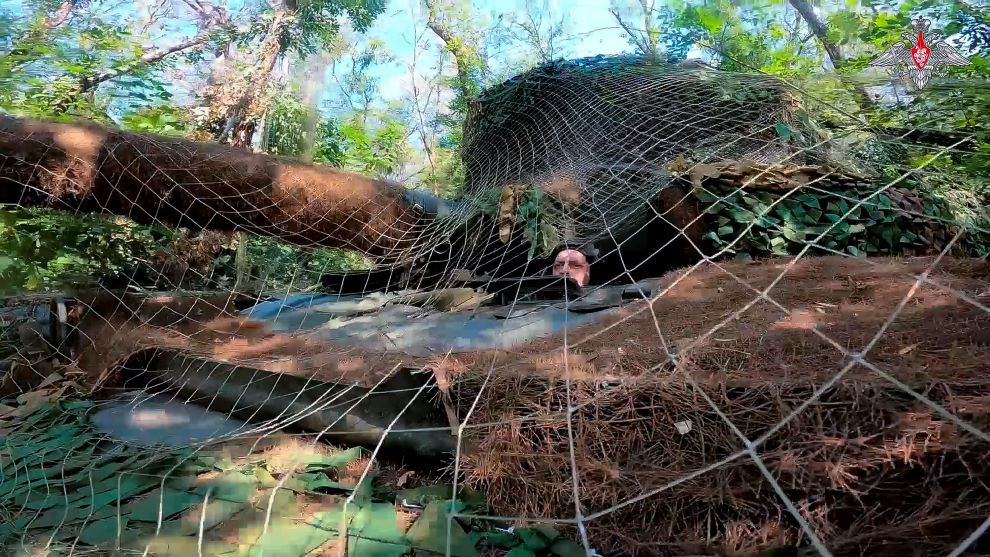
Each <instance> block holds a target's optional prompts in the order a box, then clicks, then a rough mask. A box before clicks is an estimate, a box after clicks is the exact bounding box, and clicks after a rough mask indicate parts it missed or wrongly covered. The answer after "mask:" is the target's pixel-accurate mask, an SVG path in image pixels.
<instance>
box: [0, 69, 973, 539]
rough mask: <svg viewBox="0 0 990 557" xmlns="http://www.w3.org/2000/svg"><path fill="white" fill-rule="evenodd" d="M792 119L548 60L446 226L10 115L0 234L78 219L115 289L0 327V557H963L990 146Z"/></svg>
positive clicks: (638, 73) (715, 93)
mask: <svg viewBox="0 0 990 557" xmlns="http://www.w3.org/2000/svg"><path fill="white" fill-rule="evenodd" d="M966 85H967V87H981V86H982V87H984V88H985V84H982V85H981V84H973V83H969V84H966ZM956 86H959V85H958V84H953V83H951V82H948V81H947V82H945V84H944V85H942V87H943V88H944V89H942V92H943V93H947V92H951V90H952V87H956ZM932 87H933V90H937V89H936V87H937V84H933V85H932ZM811 90H813V88H810V87H796V86H794V84H787V83H785V82H783V81H781V80H777V79H772V78H768V77H764V76H745V75H738V74H724V73H720V72H716V71H713V70H709V69H706V68H703V67H699V66H694V65H680V66H657V65H652V64H645V63H643V62H642V60H639V59H635V58H604V59H592V60H579V61H575V62H569V63H558V64H553V65H551V66H547V67H542V68H540V69H538V70H535V71H534V72H531V73H529V74H525V75H523V76H520V77H518V78H516V79H514V80H511V81H509V82H507V83H506V84H503V85H502V86H500V87H497V88H495V89H493V90H490V91H488V92H487V93H486V94H485V95H484V96H483V97H482V98H480V99H479V100H478V101H477V102H476V104H474V105H473V106H472V108H471V111H470V115H469V118H468V125H467V134H466V136H467V140H466V145H465V148H464V164H465V168H466V176H467V182H466V191H467V195H466V196H465V197H464V198H463V199H461V200H458V201H441V200H438V199H434V198H432V197H430V196H427V195H425V194H422V193H421V192H403V191H401V190H400V189H399V188H397V187H396V186H394V185H392V184H389V183H385V182H381V181H375V180H371V179H367V178H363V177H360V176H356V175H351V174H347V173H342V172H338V171H336V170H332V169H329V168H325V167H313V166H308V165H303V164H301V163H296V162H292V161H288V160H281V159H274V158H269V157H266V156H263V155H257V154H252V153H250V152H248V151H245V150H240V149H237V148H227V147H220V146H215V145H206V144H197V143H192V142H189V141H185V140H177V139H165V138H151V137H146V136H141V135H136V134H125V133H122V132H118V131H107V130H105V129H103V128H98V127H91V126H79V125H74V124H52V123H36V122H29V121H23V120H17V119H13V118H5V119H4V120H3V121H2V126H0V184H2V185H0V202H3V203H4V204H5V205H6V207H7V212H6V213H5V215H6V216H5V217H4V218H5V219H6V220H5V221H4V226H5V227H6V229H5V230H13V231H14V232H9V233H11V234H15V235H16V230H17V227H18V226H22V225H25V224H24V223H25V222H26V220H25V219H24V215H26V214H28V213H26V212H28V211H33V212H32V213H30V214H31V215H34V216H37V215H49V218H50V219H52V221H53V222H54V221H58V222H60V223H62V224H60V226H63V228H62V229H61V230H74V229H73V228H71V227H68V225H67V224H65V223H66V222H70V221H71V222H77V221H78V219H90V220H88V221H85V222H86V226H87V227H89V228H87V230H93V227H94V226H97V225H99V226H102V227H103V228H97V229H96V230H98V231H100V232H99V233H98V234H97V235H98V236H100V237H101V238H102V240H103V241H105V242H119V243H121V245H123V246H124V248H126V249H131V250H133V257H132V263H133V264H132V265H131V266H130V267H128V268H127V270H126V271H124V272H122V273H119V274H118V276H117V277H116V278H110V279H106V280H104V281H103V282H101V283H98V284H82V283H80V284H76V285H72V284H65V283H64V281H63V285H62V288H63V290H62V291H60V292H53V293H48V294H37V295H31V296H14V297H11V298H9V299H8V300H7V303H6V307H5V309H4V310H3V313H2V315H0V317H2V320H3V323H4V326H5V329H4V330H5V333H4V334H5V335H7V336H6V337H5V341H7V342H5V344H4V347H5V348H4V349H5V350H6V352H5V353H4V354H3V356H4V358H5V359H4V362H5V363H4V365H5V376H4V383H3V395H4V397H7V400H5V402H4V406H2V407H0V428H2V429H0V465H2V468H0V478H2V479H0V501H2V502H3V503H2V505H0V513H2V516H3V521H2V523H0V542H2V543H3V544H4V545H5V547H7V548H10V549H11V551H27V552H31V551H35V552H37V551H48V552H50V553H53V554H62V553H94V554H104V553H106V554H110V553H113V552H123V553H128V554H129V553H135V554H162V555H165V554H169V555H227V554H230V555H234V554H238V555H240V554H246V555H268V556H274V555H308V554H331V553H332V554H340V555H343V554H345V553H346V554H348V555H396V556H398V555H405V554H412V553H415V554H445V555H458V556H462V555H463V556H467V555H478V554H504V553H506V552H507V551H508V553H509V554H511V555H513V556H514V557H519V556H524V555H531V554H554V555H560V556H569V555H580V554H585V553H586V552H591V551H596V552H599V553H601V554H604V553H606V552H611V551H626V552H633V551H641V552H645V553H648V554H659V553H661V552H669V553H671V554H689V553H691V552H722V553H731V554H753V553H756V552H760V551H767V550H773V549H781V548H790V549H791V550H793V551H798V550H800V551H817V552H818V553H820V554H822V555H829V554H847V553H861V552H865V553H870V554H878V553H887V552H892V553H896V554H903V553H904V552H905V551H914V550H918V551H930V552H933V553H948V554H950V555H962V554H964V553H966V552H977V553H978V552H980V551H983V550H984V549H985V547H984V546H985V544H986V541H985V539H984V538H983V533H984V532H985V530H986V529H987V527H988V526H990V518H987V517H988V516H990V488H988V487H987V486H986V483H987V481H988V480H990V477H988V474H987V472H986V471H985V470H986V467H987V466H986V465H987V462H986V461H987V455H988V454H990V452H988V450H987V444H986V443H987V441H988V440H990V437H988V434H987V433H986V432H985V429H986V427H985V426H986V424H987V412H988V409H990V406H988V405H987V401H988V400H990V398H988V397H990V383H988V380H987V372H988V371H990V360H988V354H990V352H988V350H987V345H988V343H990V336H988V335H990V332H988V331H990V308H988V304H990V301H988V296H990V269H988V266H987V262H986V246H987V245H990V244H988V242H990V241H988V237H990V236H988V234H990V230H988V229H987V228H986V223H985V221H980V220H979V218H978V213H979V211H978V209H979V207H974V206H973V205H972V204H970V205H967V204H966V203H964V201H965V200H963V202H961V201H960V200H958V199H955V198H952V197H951V196H947V195H945V194H944V193H940V192H943V190H944V186H945V184H947V183H951V182H953V181H954V180H958V179H961V178H960V176H961V174H959V167H961V165H962V161H965V163H966V164H967V165H972V164H974V161H975V164H983V165H985V164H986V152H985V151H984V152H979V151H974V150H973V149H972V145H971V139H972V138H971V137H968V136H958V137H953V136H947V135H945V134H942V135H939V134H937V133H936V132H935V131H932V130H928V129H922V128H919V127H917V126H915V127H912V128H911V129H909V130H908V131H909V132H911V133H917V132H927V133H928V134H929V135H932V134H934V135H938V138H939V141H926V140H923V139H922V140H915V139H913V138H912V137H909V136H903V137H896V136H891V135H890V134H883V133H877V130H871V129H868V128H866V127H865V126H860V125H857V124H856V122H855V121H852V120H848V119H844V118H846V117H845V116H843V115H842V114H841V113H839V112H838V111H834V113H833V114H832V121H833V122H836V121H838V122H840V123H841V126H839V125H835V126H834V128H835V129H833V130H831V132H830V131H828V130H826V129H825V128H824V127H822V126H821V125H820V124H817V123H816V121H815V118H813V116H816V115H821V114H824V113H826V112H828V111H829V109H830V104H829V103H828V102H826V100H823V99H820V98H817V97H816V96H815V95H813V94H810V93H808V91H811ZM937 116H938V115H934V114H933V115H932V117H933V121H934V120H935V119H936V118H937ZM864 137H866V140H865V141H864V139H863V138H864ZM864 145H865V146H866V147H864ZM981 157H982V158H981ZM946 161H948V162H946ZM50 209H54V211H50ZM66 214H69V215H71V217H69V216H66ZM92 214H103V215H115V216H116V217H115V218H116V219H117V220H107V219H106V218H104V217H100V218H99V219H97V218H95V217H93V216H92ZM974 215H976V216H974ZM58 219H69V220H65V221H64V222H63V221H59V220H58ZM71 219H76V220H71ZM32 222H35V221H32ZM32 226H34V225H32ZM178 229H183V230H184V231H183V232H181V233H179V234H178V235H176V230H178ZM235 232H236V233H237V234H236V235H232V234H231V233H235ZM5 233H8V232H5ZM89 233H90V234H92V232H89ZM166 236H167V238H168V240H167V241H164V240H161V239H162V238H165V237H166ZM63 240H65V239H64V238H63ZM152 240H155V241H161V242H160V244H158V245H160V247H159V248H156V249H154V250H150V251H145V252H142V251H140V250H138V249H137V248H135V247H134V245H136V244H137V243H141V242H144V243H148V242H151V241H152ZM52 241H58V238H53V239H52ZM290 244H292V245H295V246H297V247H295V248H294V247H291V246H290ZM124 248H122V249H124ZM299 248H302V249H303V251H299ZM37 249H39V250H41V249H42V245H41V243H40V242H39V245H38V246H37ZM341 249H350V250H355V251H357V252H360V253H361V254H362V255H361V256H357V255H353V254H350V253H349V252H342V251H340V250H341ZM247 250H256V251H257V253H258V254H260V255H259V257H260V260H261V262H260V264H258V265H256V266H239V267H238V268H237V269H236V271H237V272H236V278H235V280H234V281H233V282H230V281H229V280H227V279H221V278H217V277H218V276H219V275H220V273H219V272H218V271H217V269H218V265H220V264H219V263H218V260H219V258H220V257H222V256H223V255H225V256H226V257H228V258H231V257H234V258H235V259H242V258H240V257H239V256H234V255H232V254H233V253H235V252H237V251H242V252H243V251H247ZM321 250H322V251H321ZM328 250H329V251H328ZM334 250H336V251H334ZM571 250H572V251H571ZM242 255H243V254H242ZM362 257H363V258H364V259H362ZM980 257H982V259H980ZM565 259H566V261H565ZM344 260H346V262H347V264H348V266H349V267H350V270H347V271H341V270H340V268H341V266H342V265H341V261H344ZM0 261H4V260H3V258H0ZM355 262H358V263H361V264H363V265H364V268H361V265H359V264H358V263H355ZM97 264H98V262H97ZM355 269H357V270H355ZM286 270H288V272H286ZM331 271H332V272H331ZM565 275H566V276H565ZM65 276H69V275H65ZM63 278H64V277H63ZM39 280H40V279H39ZM196 289H199V290H198V291H197V290H196ZM6 347H11V348H6ZM891 540H897V541H896V542H892V541H891ZM981 548H984V549H981ZM314 552H315V553H314Z"/></svg>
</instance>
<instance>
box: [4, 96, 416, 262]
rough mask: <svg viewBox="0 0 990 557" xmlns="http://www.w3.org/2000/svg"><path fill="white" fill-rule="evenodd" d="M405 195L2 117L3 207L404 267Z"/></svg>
mask: <svg viewBox="0 0 990 557" xmlns="http://www.w3.org/2000/svg"><path fill="white" fill-rule="evenodd" d="M404 193H405V192H404V190H403V188H402V187H401V186H398V185H396V184H392V183H389V182H384V181H379V180H374V179H371V178H367V177H365V176H361V175H358V174H353V173H349V172H344V171H341V170H337V169H333V168H329V167H325V166H320V165H312V164H303V163H300V162H295V161H291V160H287V159H279V158H276V157H271V156H268V155H261V154H254V153H250V152H247V151H245V150H243V149H237V148H233V147H228V146H222V145H214V144H208V143H197V142H193V141H188V140H184V139H177V138H166V137H157V136H151V135H143V134H135V133H128V132H124V131H120V130H116V129H111V128H106V127H103V126H99V125H95V124H88V123H87V124H63V123H51V122H38V121H27V120H20V119H16V118H12V117H8V116H0V204H14V205H17V206H18V207H52V208H55V209H60V210H65V211H72V212H76V213H103V214H113V215H120V216H124V217H128V218H131V219H133V220H134V221H136V222H138V223H141V224H154V223H158V224H167V225H171V226H175V227H185V228H188V229H191V230H202V229H205V228H208V229H213V230H243V231H245V232H249V233H252V234H258V235H262V236H271V237H277V238H280V239H282V240H285V241H288V242H292V243H295V244H298V245H304V246H322V247H340V248H351V249H355V250H358V251H362V252H364V253H366V254H368V255H369V256H372V257H381V258H385V259H388V260H394V259H396V258H398V257H399V256H400V255H401V254H402V253H404V252H405V250H407V249H408V248H410V247H411V246H413V245H414V240H415V239H416V237H417V234H418V230H419V226H417V225H418V222H419V216H420V215H419V211H417V210H415V209H414V208H413V207H412V206H411V205H410V204H409V202H408V201H406V199H405V197H404Z"/></svg>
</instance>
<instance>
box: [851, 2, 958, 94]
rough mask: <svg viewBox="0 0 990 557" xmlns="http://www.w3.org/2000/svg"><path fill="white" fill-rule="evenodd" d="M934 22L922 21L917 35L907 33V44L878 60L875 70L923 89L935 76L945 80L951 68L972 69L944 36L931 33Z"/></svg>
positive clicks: (916, 23)
mask: <svg viewBox="0 0 990 557" xmlns="http://www.w3.org/2000/svg"><path fill="white" fill-rule="evenodd" d="M931 24H932V22H931V20H928V19H924V18H919V19H916V20H914V23H913V25H912V26H911V27H912V28H913V29H914V33H913V34H912V33H904V34H903V36H904V38H905V39H906V40H907V42H906V43H895V44H893V45H891V47H890V48H888V49H887V51H886V52H884V53H883V54H881V55H880V56H877V57H876V58H875V59H874V60H873V61H872V62H870V65H871V66H880V67H887V68H890V72H891V74H892V75H893V76H894V77H906V78H908V79H910V80H911V82H912V83H914V85H915V87H917V88H918V89H922V88H923V87H924V86H925V85H928V82H929V81H930V80H931V78H932V76H933V75H935V76H939V77H942V76H944V75H946V74H948V72H949V67H950V66H968V65H969V64H970V61H969V60H968V59H966V58H965V57H964V56H962V55H961V54H959V53H958V52H957V51H956V49H954V48H952V46H950V45H948V44H946V43H945V42H943V41H942V34H941V33H938V32H936V31H932V32H929V31H928V28H929V27H930V26H931Z"/></svg>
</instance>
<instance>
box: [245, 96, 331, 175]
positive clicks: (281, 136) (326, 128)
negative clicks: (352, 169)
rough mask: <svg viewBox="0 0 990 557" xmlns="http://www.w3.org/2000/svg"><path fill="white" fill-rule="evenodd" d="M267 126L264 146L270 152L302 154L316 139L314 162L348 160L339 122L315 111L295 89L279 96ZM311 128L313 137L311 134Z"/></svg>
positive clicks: (267, 120) (285, 154) (293, 155)
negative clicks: (305, 103)
mask: <svg viewBox="0 0 990 557" xmlns="http://www.w3.org/2000/svg"><path fill="white" fill-rule="evenodd" d="M265 126H266V128H265V135H264V139H263V141H262V147H263V149H264V151H265V152H267V153H270V154H272V155H280V156H286V157H295V158H302V157H303V156H304V155H306V153H307V147H309V145H308V144H309V142H312V148H311V150H310V151H309V153H310V154H311V156H312V162H317V163H321V164H326V165H330V166H342V165H343V163H344V147H343V137H342V136H341V133H340V130H338V129H337V125H336V124H335V123H334V122H333V121H332V120H329V119H326V118H322V117H320V116H319V115H317V114H314V113H313V112H312V111H311V110H310V109H309V107H307V106H305V105H304V104H303V103H302V102H301V101H300V100H299V97H298V95H296V94H295V93H294V92H288V93H284V94H279V95H276V96H275V98H274V99H273V102H272V106H271V108H270V109H269V111H268V113H267V115H266V120H265ZM310 129H312V130H313V132H314V133H313V137H308V135H309V130H310Z"/></svg>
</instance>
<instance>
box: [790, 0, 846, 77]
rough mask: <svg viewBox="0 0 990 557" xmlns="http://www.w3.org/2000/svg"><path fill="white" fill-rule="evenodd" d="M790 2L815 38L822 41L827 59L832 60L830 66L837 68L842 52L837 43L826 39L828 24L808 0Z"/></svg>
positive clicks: (839, 65)
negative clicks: (816, 12)
mask: <svg viewBox="0 0 990 557" xmlns="http://www.w3.org/2000/svg"><path fill="white" fill-rule="evenodd" d="M790 3H791V6H794V9H795V10H797V11H798V13H799V14H801V17H802V18H804V21H805V22H807V24H808V27H809V28H810V29H811V32H812V33H813V34H814V35H815V38H816V39H818V42H820V43H822V47H823V48H824V49H825V53H826V54H828V58H829V60H831V61H832V67H833V68H835V69H839V68H840V67H841V66H842V62H843V60H842V52H841V51H840V50H839V45H837V44H835V43H833V42H832V41H830V40H829V39H828V25H826V24H825V22H824V21H822V20H821V19H820V18H819V17H818V15H817V14H815V8H814V7H812V5H811V3H810V2H808V0H790Z"/></svg>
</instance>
